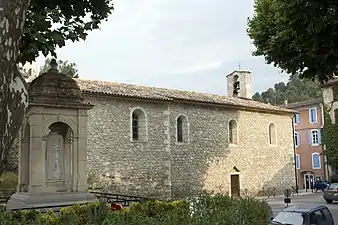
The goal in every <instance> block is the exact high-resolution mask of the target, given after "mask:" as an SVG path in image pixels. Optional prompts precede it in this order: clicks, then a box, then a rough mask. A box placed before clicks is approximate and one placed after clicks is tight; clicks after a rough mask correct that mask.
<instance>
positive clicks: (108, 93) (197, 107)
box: [12, 66, 297, 199]
mask: <svg viewBox="0 0 338 225" xmlns="http://www.w3.org/2000/svg"><path fill="white" fill-rule="evenodd" d="M55 68H57V67H56V66H55ZM51 71H54V72H53V73H52V72H47V73H44V74H42V75H40V76H38V77H37V78H35V80H34V81H33V82H32V83H31V84H30V88H29V95H30V96H29V97H30V102H29V105H30V110H28V113H27V115H26V116H27V118H29V120H32V121H33V120H34V121H35V125H34V124H33V123H32V121H31V122H30V128H29V129H25V130H27V132H28V131H30V132H28V133H31V135H25V134H24V135H23V136H22V138H21V139H20V142H21V145H20V146H21V148H19V155H20V154H21V161H22V160H24V161H27V160H28V161H27V162H30V163H31V164H32V163H33V165H34V166H35V167H34V168H33V167H32V166H27V165H29V164H27V162H26V164H27V165H26V164H23V163H22V162H21V163H20V164H19V171H20V173H19V175H20V174H21V175H20V177H19V187H20V191H27V190H28V192H29V190H33V189H34V190H35V189H37V188H36V187H37V184H39V185H40V186H41V188H40V189H41V190H40V189H39V191H40V192H43V191H44V190H49V191H50V190H52V189H50V188H51V187H50V186H51V184H50V183H48V182H49V181H50V180H53V182H54V181H55V179H56V178H55V177H57V179H56V180H57V182H58V185H59V186H57V187H62V191H69V192H71V191H72V190H73V191H74V190H78V191H85V189H86V188H87V187H86V179H87V180H88V181H90V182H89V183H94V184H95V185H96V186H105V185H108V189H109V190H110V191H111V192H113V193H116V194H124V195H134V196H143V197H154V198H164V199H169V198H171V199H173V198H178V197H182V196H187V195H188V194H191V193H195V192H196V191H201V190H207V191H214V192H221V193H228V194H231V195H233V196H234V195H237V196H238V195H245V194H257V193H259V192H260V191H261V190H263V189H264V190H267V189H269V188H271V189H275V190H276V191H277V192H282V191H283V190H284V189H285V188H291V187H293V186H296V185H297V184H296V175H295V170H296V165H295V160H294V159H295V147H294V138H293V137H294V127H293V117H294V114H295V111H293V110H290V109H286V108H281V107H277V106H272V105H269V104H264V103H261V102H256V101H253V100H252V99H251V96H252V93H251V79H252V77H251V72H249V71H234V72H232V73H230V74H229V75H227V76H226V81H227V90H228V96H220V95H214V94H206V93H197V92H192V91H182V90H171V89H165V88H156V87H145V86H138V85H131V84H122V83H115V82H105V81H92V80H83V79H74V80H73V79H72V78H67V76H66V75H62V76H61V75H60V74H59V73H58V72H57V70H56V69H54V70H51ZM48 73H50V74H48ZM58 77H59V78H58ZM224 86H225V85H224ZM58 96H59V97H58ZM53 99H54V100H53ZM47 100H48V101H47ZM50 100H53V101H52V103H53V104H50V102H49V101H50ZM80 102H81V103H80ZM47 103H48V104H47ZM73 103H74V104H73ZM72 104H73V106H72ZM68 105H69V107H70V108H69V110H67V107H68ZM52 106H53V107H54V109H53V108H52ZM72 107H73V108H72ZM74 107H75V108H74ZM76 107H77V108H76ZM83 108H85V109H83ZM53 110H54V111H53ZM52 112H53V115H52ZM55 113H56V114H55ZM33 117H34V118H33ZM31 118H33V119H31ZM51 118H53V119H52V120H53V121H54V120H55V121H54V122H58V121H60V122H63V123H66V124H63V125H67V127H68V128H67V129H66V128H65V129H63V127H60V128H53V127H52V125H53V124H52V123H51ZM34 121H33V122H34ZM53 121H52V122H53ZM36 124H38V125H36ZM56 124H58V125H60V123H56ZM33 125H34V127H33ZM60 126H61V125H60ZM26 127H27V126H26ZM32 127H33V128H32ZM48 127H49V129H51V130H50V132H52V134H53V132H54V133H55V132H59V133H61V134H62V135H56V136H55V137H56V138H58V139H57V140H56V139H55V140H54V139H53V140H54V141H58V143H59V144H62V146H59V144H58V146H57V148H56V147H55V148H54V147H53V148H52V147H50V145H49V144H48V143H49V142H48V141H49V139H48V141H47V142H46V140H47V139H46V137H47V136H44V135H45V134H48V132H49V131H48V130H46V129H47V128H48ZM71 128H73V129H71ZM39 129H40V130H39ZM53 129H54V130H53ZM58 129H59V130H58ZM69 129H70V130H73V132H69ZM63 130H64V132H61V131H63ZM66 131H67V132H66ZM22 132H23V131H22ZM25 132H26V131H25ZM25 132H23V133H25ZM27 132H26V133H27ZM37 134H39V135H40V136H41V137H42V139H41V137H40V136H37ZM48 137H49V136H48ZM52 137H54V136H52ZM61 139H62V140H61ZM63 139H64V140H63ZM53 143H54V142H53ZM48 146H49V147H48ZM53 146H54V145H53ZM20 149H21V150H20ZM25 149H26V150H25ZM44 149H46V150H44ZM53 149H57V151H58V152H51V151H52V150H53ZM86 149H87V151H86ZM53 151H54V150H53ZM55 151H56V150H55ZM41 152H42V153H43V154H41ZM26 153H27V154H28V153H29V154H30V155H34V157H38V158H39V160H41V161H39V162H40V163H41V165H54V164H55V163H54V164H51V163H50V162H54V161H55V160H56V159H54V158H55V157H56V156H57V157H58V158H57V159H58V160H57V161H58V162H64V163H57V168H56V170H55V168H54V167H53V168H54V169H53V168H49V167H48V168H47V167H46V168H47V169H48V170H46V174H47V175H48V174H49V175H48V176H47V175H46V177H39V176H38V174H40V173H38V172H39V171H37V170H39V169H41V168H40V167H39V166H38V167H37V166H36V163H35V162H38V161H37V160H36V158H34V160H35V161H32V160H31V159H33V158H32V157H22V154H26ZM47 153H48V154H47ZM80 153H81V154H80ZM45 156H46V157H47V158H45ZM61 156H62V157H63V159H62V160H63V161H62V160H61V161H60V159H59V158H60V157H61ZM80 156H81V157H80ZM48 157H49V158H48ZM19 158H20V157H19ZM26 158H27V159H26ZM43 160H47V161H48V163H47V162H43ZM53 160H54V161H53ZM14 161H15V160H14ZM14 161H13V162H14ZM12 164H14V163H12ZM55 165H56V164H55ZM67 165H68V166H67ZM69 165H73V166H69ZM43 167H44V166H42V168H43ZM25 168H27V169H25ZM32 168H33V169H34V170H33V169H32ZM86 168H88V171H87V169H86ZM55 171H57V173H56V172H55ZM40 172H41V171H40ZM41 174H45V173H41ZM24 175H25V176H24ZM34 182H35V183H34ZM46 182H47V183H46ZM54 183H55V182H54ZM40 186H39V187H40ZM27 187H28V189H27ZM48 188H49V189H48ZM53 188H54V189H55V188H56V187H54V186H53ZM106 188H107V186H106ZM21 189H22V190H21ZM54 189H53V190H54ZM60 190H61V189H60ZM54 191H58V190H57V189H55V190H54ZM40 192H39V193H40Z"/></svg>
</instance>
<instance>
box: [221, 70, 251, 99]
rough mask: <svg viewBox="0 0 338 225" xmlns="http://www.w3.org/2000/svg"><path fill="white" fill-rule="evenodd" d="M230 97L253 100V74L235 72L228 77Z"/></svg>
mask: <svg viewBox="0 0 338 225" xmlns="http://www.w3.org/2000/svg"><path fill="white" fill-rule="evenodd" d="M226 77H227V85H228V96H229V97H238V98H247V99H251V97H252V91H251V86H252V84H251V72H250V71H247V70H235V71H233V72H232V73H230V74H228V75H227V76H226Z"/></svg>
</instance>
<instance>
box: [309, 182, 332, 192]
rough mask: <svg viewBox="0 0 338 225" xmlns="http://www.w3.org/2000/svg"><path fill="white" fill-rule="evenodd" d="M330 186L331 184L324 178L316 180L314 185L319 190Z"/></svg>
mask: <svg viewBox="0 0 338 225" xmlns="http://www.w3.org/2000/svg"><path fill="white" fill-rule="evenodd" d="M328 186H329V184H328V183H327V182H325V181H323V180H317V181H316V182H315V184H314V185H313V188H314V189H315V190H316V191H318V190H321V191H322V190H324V189H325V188H327V187H328Z"/></svg>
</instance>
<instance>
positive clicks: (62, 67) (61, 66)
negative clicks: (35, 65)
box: [40, 58, 79, 78]
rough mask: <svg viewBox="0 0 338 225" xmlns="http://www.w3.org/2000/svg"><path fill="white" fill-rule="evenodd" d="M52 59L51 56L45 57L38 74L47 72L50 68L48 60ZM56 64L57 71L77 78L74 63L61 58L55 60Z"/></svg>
mask: <svg viewBox="0 0 338 225" xmlns="http://www.w3.org/2000/svg"><path fill="white" fill-rule="evenodd" d="M51 61H52V59H51V58H47V59H46V60H45V64H44V65H43V66H42V67H41V68H40V74H42V73H45V72H47V71H48V70H49V69H50V66H49V64H50V62H51ZM57 64H58V68H57V69H58V71H59V72H60V73H62V74H66V75H68V76H70V77H73V78H79V75H78V73H77V66H76V64H75V63H71V62H68V61H67V60H66V61H63V60H57Z"/></svg>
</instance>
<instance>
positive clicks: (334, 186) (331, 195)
mask: <svg viewBox="0 0 338 225" xmlns="http://www.w3.org/2000/svg"><path fill="white" fill-rule="evenodd" d="M323 198H324V200H325V201H326V202H327V203H332V202H333V201H338V183H331V184H329V186H328V187H327V188H326V189H324V190H323Z"/></svg>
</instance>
